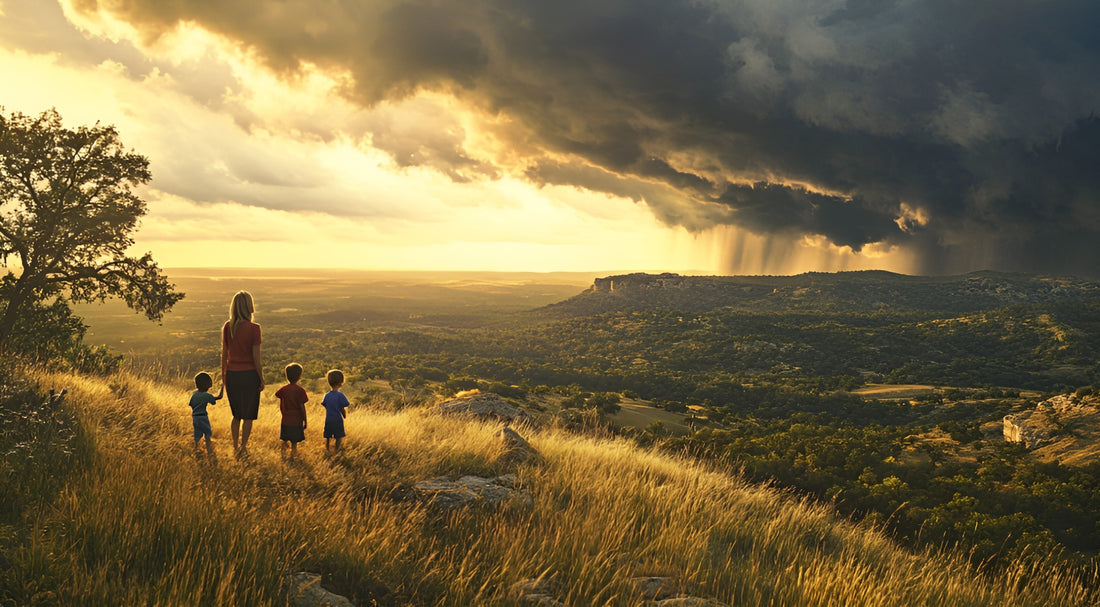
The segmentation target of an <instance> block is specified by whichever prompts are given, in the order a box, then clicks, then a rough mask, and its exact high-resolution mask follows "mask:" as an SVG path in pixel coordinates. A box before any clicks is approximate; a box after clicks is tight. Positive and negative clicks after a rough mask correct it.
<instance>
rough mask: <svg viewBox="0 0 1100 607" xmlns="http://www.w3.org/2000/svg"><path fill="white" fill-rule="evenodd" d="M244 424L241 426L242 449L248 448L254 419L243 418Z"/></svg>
mask: <svg viewBox="0 0 1100 607" xmlns="http://www.w3.org/2000/svg"><path fill="white" fill-rule="evenodd" d="M243 421H244V424H242V426H241V451H244V450H245V449H247V448H248V436H249V435H250V434H252V420H250V419H246V420H243Z"/></svg>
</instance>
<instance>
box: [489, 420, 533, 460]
mask: <svg viewBox="0 0 1100 607" xmlns="http://www.w3.org/2000/svg"><path fill="white" fill-rule="evenodd" d="M500 440H501V442H503V443H504V453H503V454H501V456H500V458H498V459H497V462H498V463H500V464H503V465H504V466H518V465H521V464H530V463H534V462H537V461H539V459H540V456H539V453H538V451H535V449H534V448H533V447H531V444H530V443H528V442H527V440H526V439H524V438H523V437H522V436H520V435H519V432H516V431H515V430H513V429H511V428H508V427H504V428H502V429H501V431H500Z"/></svg>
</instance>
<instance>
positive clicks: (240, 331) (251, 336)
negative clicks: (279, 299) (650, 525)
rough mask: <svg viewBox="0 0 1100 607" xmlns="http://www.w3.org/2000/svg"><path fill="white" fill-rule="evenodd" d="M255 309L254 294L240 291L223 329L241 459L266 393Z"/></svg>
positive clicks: (225, 378)
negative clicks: (262, 397) (254, 319)
mask: <svg viewBox="0 0 1100 607" xmlns="http://www.w3.org/2000/svg"><path fill="white" fill-rule="evenodd" d="M255 309H256V308H255V305H254V304H253V303H252V294H251V293H249V292H248V291H237V294H236V295H234V296H233V302H232V303H231V304H229V320H227V321H226V322H225V325H224V326H222V385H223V386H224V387H225V393H226V396H228V397H229V408H230V409H231V410H232V411H233V426H232V433H233V450H234V451H235V452H236V453H237V454H238V455H244V454H245V453H247V449H248V436H249V435H250V434H252V422H253V420H255V419H256V417H257V415H258V414H259V411H260V392H262V391H263V389H264V367H263V360H262V359H261V358H260V325H258V324H256V323H254V322H252V313H253V312H254V311H255ZM241 421H244V424H243V428H242V424H241ZM238 435H239V437H240V443H239V445H238V440H237V439H238Z"/></svg>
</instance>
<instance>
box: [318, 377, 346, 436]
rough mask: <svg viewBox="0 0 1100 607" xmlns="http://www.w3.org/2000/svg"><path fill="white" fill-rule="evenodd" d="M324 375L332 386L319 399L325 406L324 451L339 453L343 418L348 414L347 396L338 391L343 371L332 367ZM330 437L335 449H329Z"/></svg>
mask: <svg viewBox="0 0 1100 607" xmlns="http://www.w3.org/2000/svg"><path fill="white" fill-rule="evenodd" d="M325 377H326V379H328V385H329V387H331V388H332V389H331V390H329V391H328V392H326V393H325V397H324V399H322V400H321V405H322V406H323V407H324V408H325V432H324V437H325V452H326V453H339V452H340V443H341V442H343V440H344V418H345V417H347V416H348V398H347V397H346V396H344V394H343V393H342V392H340V386H342V385H344V373H343V372H342V371H340V370H339V369H333V370H331V371H329V372H328V373H327V374H326V375H325ZM332 439H336V448H335V449H330V444H331V441H332Z"/></svg>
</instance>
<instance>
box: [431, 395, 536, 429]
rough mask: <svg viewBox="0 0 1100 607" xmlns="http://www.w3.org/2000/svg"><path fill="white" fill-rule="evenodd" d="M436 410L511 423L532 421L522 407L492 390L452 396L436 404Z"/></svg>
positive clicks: (448, 413) (445, 413) (446, 413)
mask: <svg viewBox="0 0 1100 607" xmlns="http://www.w3.org/2000/svg"><path fill="white" fill-rule="evenodd" d="M436 410H437V411H439V412H440V413H442V414H444V415H472V416H474V417H480V418H483V419H499V420H501V421H505V422H509V423H519V422H528V423H530V422H531V421H532V420H531V416H529V415H527V413H525V412H524V411H523V410H522V409H520V408H519V407H517V406H515V405H513V404H512V403H510V402H508V401H506V400H504V399H503V398H501V397H500V396H498V395H496V394H493V393H491V392H486V393H477V394H468V395H465V396H459V397H456V398H452V399H451V400H448V401H445V402H442V403H439V404H438V405H436Z"/></svg>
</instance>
